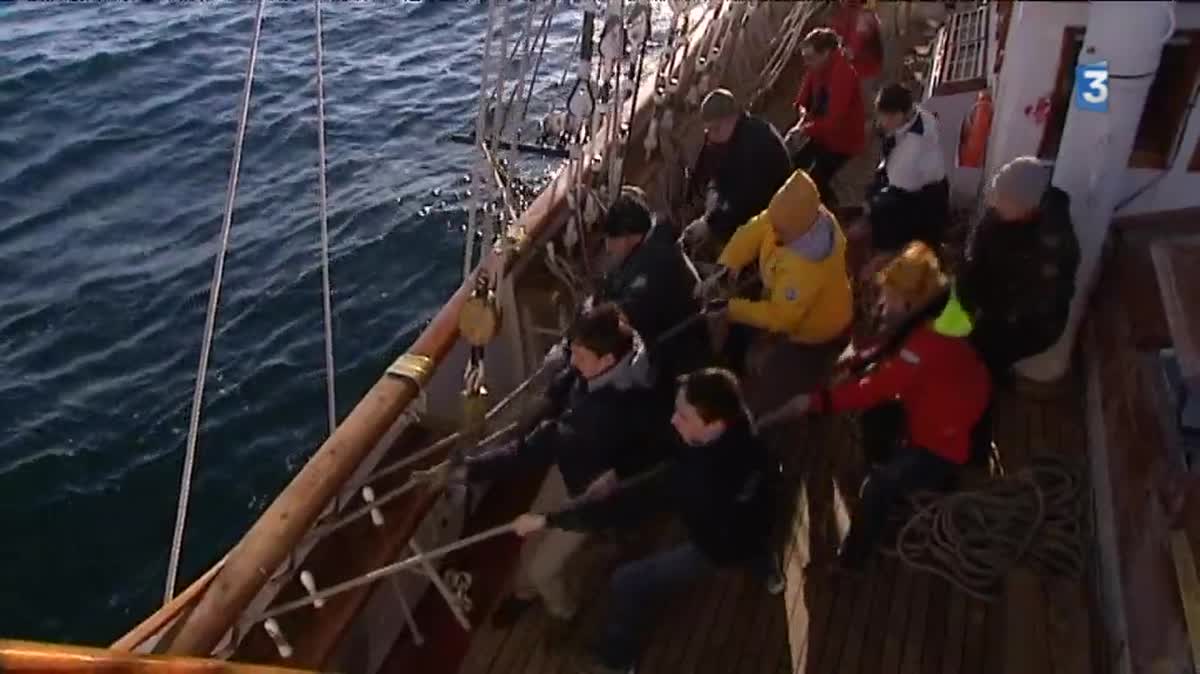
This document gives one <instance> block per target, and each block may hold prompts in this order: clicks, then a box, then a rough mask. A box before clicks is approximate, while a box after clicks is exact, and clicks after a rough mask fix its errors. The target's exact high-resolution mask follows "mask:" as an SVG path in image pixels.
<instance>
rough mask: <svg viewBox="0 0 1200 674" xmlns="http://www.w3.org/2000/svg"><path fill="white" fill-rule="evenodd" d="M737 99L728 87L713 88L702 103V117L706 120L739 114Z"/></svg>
mask: <svg viewBox="0 0 1200 674" xmlns="http://www.w3.org/2000/svg"><path fill="white" fill-rule="evenodd" d="M738 112H739V110H738V104H737V99H736V98H734V97H733V92H732V91H730V90H728V89H713V90H712V91H710V92H709V93H708V95H707V96H705V97H704V100H703V101H701V103H700V118H701V119H703V120H704V121H706V122H711V121H714V120H718V119H722V118H724V117H732V116H734V115H736V114H738Z"/></svg>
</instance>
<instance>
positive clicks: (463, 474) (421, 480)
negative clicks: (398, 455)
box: [409, 459, 467, 491]
mask: <svg viewBox="0 0 1200 674" xmlns="http://www.w3.org/2000/svg"><path fill="white" fill-rule="evenodd" d="M466 478H467V467H466V466H464V465H462V464H458V465H455V464H454V463H453V462H451V461H450V460H449V459H447V460H445V461H443V462H441V463H439V464H437V465H434V466H431V467H429V468H427V469H425V470H414V471H413V472H412V474H411V475H410V476H409V479H410V480H412V481H413V482H416V483H417V484H424V485H426V486H427V487H428V488H429V489H430V490H431V491H438V490H441V489H445V488H446V485H448V484H450V483H451V482H463V481H465V480H466Z"/></svg>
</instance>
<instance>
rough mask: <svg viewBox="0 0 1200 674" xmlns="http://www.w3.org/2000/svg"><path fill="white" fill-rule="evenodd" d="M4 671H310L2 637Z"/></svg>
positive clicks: (1, 666)
mask: <svg viewBox="0 0 1200 674" xmlns="http://www.w3.org/2000/svg"><path fill="white" fill-rule="evenodd" d="M213 568H216V567H213ZM0 671H3V672H85V673H86V672H94V673H97V674H99V673H101V672H103V673H105V674H108V673H110V672H113V673H115V672H122V673H124V674H140V673H142V672H145V673H146V674H200V673H203V674H212V673H213V672H222V673H224V674H300V673H301V672H305V671H310V670H302V669H291V668H286V667H275V666H269V665H243V664H237V663H232V662H225V661H222V660H204V659H200V658H181V657H166V656H156V655H131V654H129V653H123V652H118V651H110V650H105V649H103V648H86V647H82V646H60V645H58V644H37V643H31V642H28V641H10V640H0Z"/></svg>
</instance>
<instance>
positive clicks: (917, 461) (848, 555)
mask: <svg viewBox="0 0 1200 674" xmlns="http://www.w3.org/2000/svg"><path fill="white" fill-rule="evenodd" d="M957 473H958V466H956V465H954V464H953V463H950V462H949V461H947V460H945V459H943V458H941V457H940V456H938V455H936V454H934V453H933V452H930V451H928V450H925V449H921V448H919V447H902V448H901V449H899V450H897V451H896V452H895V453H894V454H893V455H892V456H891V457H890V458H888V459H887V460H886V462H884V463H881V464H878V465H876V466H875V467H874V468H872V469H871V473H870V475H869V476H868V477H867V481H866V484H865V485H863V491H862V498H860V499H859V501H858V507H857V508H855V509H854V515H853V516H852V517H851V518H850V531H848V532H847V533H846V538H845V540H843V541H842V549H841V552H840V553H839V554H838V558H839V561H840V562H841V564H842V565H843V566H845V567H847V568H851V569H861V568H862V566H863V565H864V564H865V563H866V561H867V558H868V557H870V556H871V554H872V553H873V552H875V547H876V546H877V545H878V544H879V540H880V538H882V536H883V531H884V528H885V527H886V525H887V518H888V513H889V512H890V511H891V510H892V508H893V507H895V505H896V504H897V503H898V502H900V501H901V500H902V499H904V498H906V497H907V496H908V495H909V494H911V493H913V492H915V491H920V490H923V489H932V490H937V489H943V488H945V487H947V486H948V485H950V484H951V483H952V482H953V480H954V478H955V476H956V475H957Z"/></svg>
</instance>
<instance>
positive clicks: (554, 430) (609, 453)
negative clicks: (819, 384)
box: [414, 304, 658, 635]
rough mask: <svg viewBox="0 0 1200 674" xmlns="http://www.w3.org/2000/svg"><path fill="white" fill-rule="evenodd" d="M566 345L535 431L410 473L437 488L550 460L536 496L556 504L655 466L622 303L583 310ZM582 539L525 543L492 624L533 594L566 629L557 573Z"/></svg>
mask: <svg viewBox="0 0 1200 674" xmlns="http://www.w3.org/2000/svg"><path fill="white" fill-rule="evenodd" d="M570 352H571V356H570V363H571V367H570V368H567V369H565V370H564V371H563V372H562V373H561V374H560V375H559V377H558V379H557V381H555V382H554V383H553V384H552V385H551V386H550V391H549V393H548V396H547V397H548V398H549V399H550V402H551V405H550V407H551V409H549V410H547V411H546V418H545V420H544V421H542V422H541V423H540V424H539V425H538V426H537V427H536V428H534V429H533V430H532V431H531V432H529V433H526V434H524V435H523V436H521V437H519V438H518V439H516V440H515V441H512V442H509V443H506V444H503V445H501V446H498V447H493V448H491V449H488V450H485V451H483V452H481V453H479V454H477V455H473V456H469V457H467V458H466V460H465V461H464V462H463V463H461V464H455V463H453V462H452V461H446V462H444V463H442V464H439V465H438V466H435V467H433V468H432V469H430V470H428V471H422V472H420V473H417V474H414V477H415V478H416V479H418V480H423V481H427V482H430V483H433V484H434V485H444V484H445V483H447V482H460V481H464V480H465V481H471V482H476V481H485V480H495V479H503V478H504V477H506V476H508V475H511V474H514V473H516V472H518V471H527V470H537V469H544V468H545V467H547V466H553V468H552V469H551V471H550V474H549V475H548V476H547V478H546V481H545V483H544V484H543V486H542V491H541V493H540V494H539V495H538V497H537V499H536V501H535V503H538V504H540V506H541V507H557V506H559V505H561V504H562V503H563V502H565V501H566V499H567V498H577V497H581V496H584V495H595V494H600V493H604V492H605V490H606V489H607V488H608V486H610V485H613V484H615V483H616V482H617V480H618V479H620V478H621V477H623V476H629V475H634V474H636V473H638V472H640V471H642V470H644V469H645V468H647V467H648V466H649V465H652V464H653V463H655V462H656V460H657V458H658V457H656V456H654V455H652V454H650V451H651V450H652V449H653V447H652V446H651V443H650V441H649V438H650V434H651V433H652V432H653V429H654V428H655V426H656V420H655V418H654V416H653V414H652V412H653V409H654V406H653V404H652V403H653V396H654V394H653V392H652V389H651V386H652V384H653V381H652V370H651V369H650V368H649V366H648V364H647V362H646V357H645V353H644V351H643V349H642V346H641V341H640V339H639V338H638V336H637V334H636V333H635V332H634V331H633V330H632V329H631V328H630V327H629V326H628V325H627V324H626V323H625V322H624V320H623V317H622V316H621V313H620V311H619V309H618V308H617V307H616V306H614V305H612V304H602V305H599V306H597V307H594V308H592V309H591V310H589V311H588V312H586V313H585V314H584V315H583V316H582V317H581V318H580V319H579V321H577V322H576V324H575V325H574V326H573V328H572V330H571V335H570ZM586 540H587V534H585V533H579V532H572V531H551V532H547V534H546V535H545V536H543V537H541V539H540V540H534V541H529V542H528V545H527V546H526V548H525V550H524V551H523V554H522V558H523V562H524V564H523V567H524V568H523V571H524V573H523V576H524V577H523V578H522V579H521V581H522V582H520V583H518V587H517V590H516V592H515V593H514V594H515V596H514V597H511V598H509V599H508V600H507V601H506V602H505V603H504V605H503V606H502V607H501V610H500V611H498V616H499V618H498V620H497V622H500V623H504V622H509V621H512V620H515V619H516V617H517V616H518V615H519V614H520V612H521V611H522V610H523V609H524V608H525V607H527V606H528V605H530V604H531V603H533V600H534V598H535V597H540V598H541V600H542V603H543V605H544V607H545V609H546V611H547V613H548V614H549V615H550V617H551V618H553V619H555V623H554V624H555V625H556V627H555V628H554V631H555V632H556V633H560V634H562V635H565V633H566V632H567V630H568V628H569V625H570V622H571V619H572V618H573V617H574V615H575V611H576V605H577V603H576V599H575V597H573V596H571V594H570V593H569V591H568V589H567V584H566V582H565V579H564V573H563V571H564V567H565V566H566V565H567V563H568V562H569V560H570V558H571V556H572V555H574V553H575V552H576V551H578V550H579V548H580V547H582V545H583V544H584V543H585V542H586Z"/></svg>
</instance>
